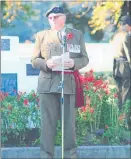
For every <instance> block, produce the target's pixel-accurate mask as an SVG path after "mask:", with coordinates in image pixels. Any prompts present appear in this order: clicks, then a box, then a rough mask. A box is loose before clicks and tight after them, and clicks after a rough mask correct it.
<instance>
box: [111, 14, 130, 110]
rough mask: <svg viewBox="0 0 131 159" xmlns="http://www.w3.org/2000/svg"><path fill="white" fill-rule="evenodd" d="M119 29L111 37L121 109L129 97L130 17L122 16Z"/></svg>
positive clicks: (114, 70) (114, 72) (114, 73)
mask: <svg viewBox="0 0 131 159" xmlns="http://www.w3.org/2000/svg"><path fill="white" fill-rule="evenodd" d="M120 24H121V29H122V30H120V31H119V32H118V33H116V34H115V36H114V38H113V41H112V42H113V43H112V44H113V49H114V50H115V57H114V67H113V75H114V79H115V81H116V84H117V88H118V100H119V109H120V110H122V108H123V105H124V104H125V102H126V101H127V99H131V82H130V81H131V78H130V77H131V76H130V75H131V18H130V17H129V16H124V17H122V18H121V21H120Z"/></svg>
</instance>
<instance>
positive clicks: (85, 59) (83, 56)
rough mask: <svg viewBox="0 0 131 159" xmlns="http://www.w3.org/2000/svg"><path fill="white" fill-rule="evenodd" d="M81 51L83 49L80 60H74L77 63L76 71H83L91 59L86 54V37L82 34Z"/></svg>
mask: <svg viewBox="0 0 131 159" xmlns="http://www.w3.org/2000/svg"><path fill="white" fill-rule="evenodd" d="M80 49H81V56H80V57H79V58H73V59H74V62H75V66H74V70H79V69H82V68H83V67H85V66H86V65H87V64H88V63H89V58H88V55H87V52H86V47H85V42H84V37H83V34H82V33H81V35H80Z"/></svg>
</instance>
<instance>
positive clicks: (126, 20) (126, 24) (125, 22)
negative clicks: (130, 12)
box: [120, 16, 131, 31]
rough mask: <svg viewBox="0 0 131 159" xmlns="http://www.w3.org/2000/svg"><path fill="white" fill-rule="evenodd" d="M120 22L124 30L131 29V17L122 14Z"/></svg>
mask: <svg viewBox="0 0 131 159" xmlns="http://www.w3.org/2000/svg"><path fill="white" fill-rule="evenodd" d="M120 24H121V25H122V27H123V28H124V29H125V30H126V31H131V17H130V16H123V17H122V18H121V20H120Z"/></svg>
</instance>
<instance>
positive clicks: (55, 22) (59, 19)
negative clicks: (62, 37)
mask: <svg viewBox="0 0 131 159" xmlns="http://www.w3.org/2000/svg"><path fill="white" fill-rule="evenodd" d="M46 17H47V18H48V21H49V24H50V26H51V28H52V29H56V30H60V29H62V28H63V27H64V25H65V21H66V15H65V11H64V8H62V7H60V6H56V7H53V8H51V9H50V10H48V11H47V13H46Z"/></svg>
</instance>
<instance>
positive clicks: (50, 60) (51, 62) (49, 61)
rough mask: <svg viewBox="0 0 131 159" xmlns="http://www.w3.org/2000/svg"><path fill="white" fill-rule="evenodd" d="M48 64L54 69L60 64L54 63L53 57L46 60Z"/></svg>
mask: <svg viewBox="0 0 131 159" xmlns="http://www.w3.org/2000/svg"><path fill="white" fill-rule="evenodd" d="M46 65H47V67H48V68H50V69H52V68H54V67H56V66H57V65H58V64H56V63H54V60H53V59H49V60H47V61H46Z"/></svg>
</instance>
